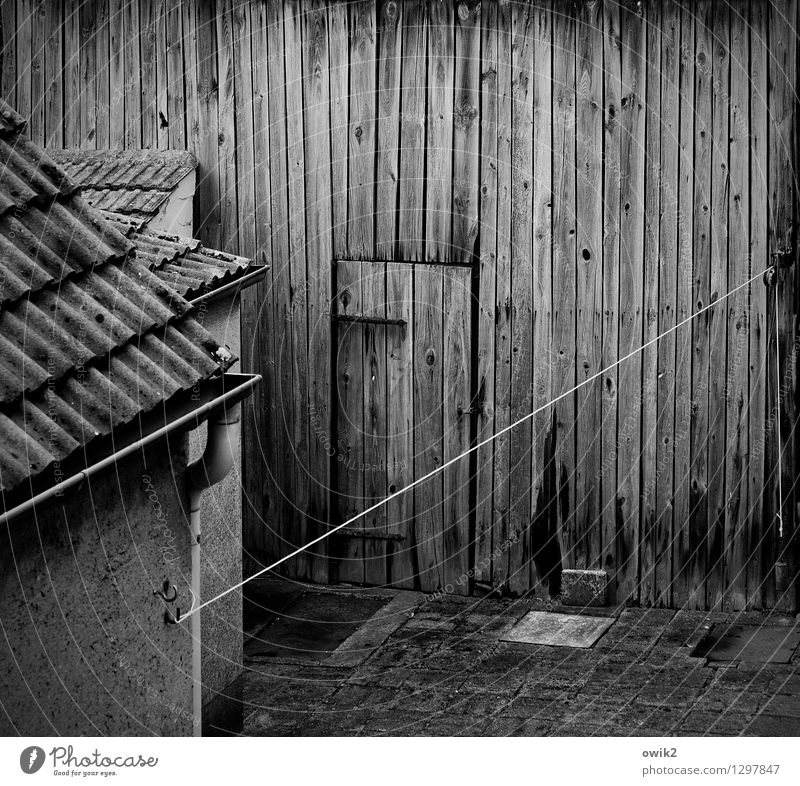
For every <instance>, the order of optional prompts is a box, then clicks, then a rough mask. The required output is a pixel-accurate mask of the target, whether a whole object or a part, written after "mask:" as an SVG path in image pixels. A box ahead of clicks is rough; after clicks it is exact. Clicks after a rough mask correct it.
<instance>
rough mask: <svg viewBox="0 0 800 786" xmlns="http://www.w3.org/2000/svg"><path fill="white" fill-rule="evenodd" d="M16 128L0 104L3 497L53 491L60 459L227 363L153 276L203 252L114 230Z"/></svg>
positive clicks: (177, 296) (185, 305)
mask: <svg viewBox="0 0 800 786" xmlns="http://www.w3.org/2000/svg"><path fill="white" fill-rule="evenodd" d="M23 128H24V121H23V119H22V118H21V117H20V116H19V115H17V114H16V113H15V112H14V111H13V110H12V109H11V108H10V107H8V105H7V104H5V103H4V102H2V101H0V443H2V445H3V450H2V451H0V490H2V492H3V495H4V497H5V495H6V493H7V492H11V491H14V490H17V491H19V489H20V488H21V486H22V484H24V483H25V482H26V481H30V482H31V485H34V484H38V485H43V484H44V485H54V484H55V483H56V482H57V480H58V478H57V477H56V474H57V473H56V471H55V468H56V467H58V465H59V464H60V463H61V462H65V461H67V460H69V461H73V462H74V461H76V460H78V459H80V458H81V456H82V455H83V452H84V450H85V449H86V448H87V447H88V446H89V445H90V444H91V443H92V442H93V441H94V440H95V439H98V438H101V437H107V436H108V435H110V434H111V433H112V432H113V431H114V430H115V429H117V428H118V427H120V426H122V425H125V424H128V423H131V422H132V421H133V420H134V419H136V418H137V417H139V416H141V415H144V414H146V413H148V412H150V411H152V410H153V409H154V408H155V407H157V406H159V405H161V404H163V403H165V402H167V401H169V400H170V399H171V398H172V397H173V396H176V395H177V394H179V393H181V392H184V391H187V390H189V389H192V388H195V386H196V385H198V384H200V383H202V382H204V381H206V380H209V379H210V378H212V377H214V376H217V375H218V374H220V373H221V372H222V371H223V370H225V369H226V368H228V367H229V366H230V364H231V363H232V362H233V360H234V358H233V357H232V356H231V355H230V353H229V352H228V351H227V350H226V349H225V348H224V347H221V346H220V345H219V343H218V342H217V341H216V340H215V339H214V338H213V337H212V336H211V335H210V334H209V333H208V332H207V331H206V330H205V329H204V328H203V327H202V326H201V325H200V324H199V323H198V322H197V321H196V320H195V319H194V318H193V317H192V312H193V307H192V306H191V304H190V303H189V302H188V301H187V300H186V299H185V298H184V297H183V296H182V294H181V293H180V292H178V291H177V290H176V289H175V288H173V287H171V286H170V285H169V283H168V282H167V280H166V279H165V278H164V277H163V276H162V275H160V274H159V271H160V270H161V268H160V267H154V269H153V271H151V270H150V267H151V266H152V260H154V259H158V260H167V261H166V262H162V267H166V266H169V265H170V264H174V261H175V260H176V259H177V258H178V256H180V254H183V255H184V256H187V258H188V255H191V254H196V253H197V251H198V249H199V244H198V245H191V246H189V245H186V244H185V243H178V242H174V241H172V240H169V239H166V238H159V237H158V236H157V235H155V234H150V235H142V237H139V234H140V233H139V232H138V230H137V229H135V227H136V225H135V224H131V225H130V226H127V227H126V226H125V225H124V223H120V222H117V223H116V224H115V223H114V222H111V221H109V220H108V219H107V218H106V217H105V216H104V215H103V214H102V213H101V212H100V211H98V210H96V209H95V208H93V207H91V206H90V205H88V204H87V203H86V202H85V201H84V200H82V199H81V198H80V197H79V196H78V191H77V189H78V186H77V184H76V183H75V182H74V181H73V180H72V179H71V178H69V177H68V176H67V175H66V173H65V172H64V171H63V170H62V169H61V168H60V167H59V166H58V165H57V164H56V163H55V162H54V161H53V160H52V159H51V158H50V157H48V156H47V155H46V154H45V153H44V151H42V150H41V149H39V148H37V147H36V146H35V145H33V144H32V143H31V142H30V141H29V140H28V139H26V138H25V137H24V136H23V135H22V133H21V132H22V129H23ZM132 227H133V228H132ZM139 242H141V250H139V249H138V248H137V245H138V243H139ZM189 243H190V244H194V243H195V241H189ZM184 246H186V249H188V250H185V251H184V250H182V249H184ZM204 253H207V252H204ZM48 468H49V469H50V470H51V472H52V475H51V476H49V477H48V475H47V474H45V473H46V471H47V470H48Z"/></svg>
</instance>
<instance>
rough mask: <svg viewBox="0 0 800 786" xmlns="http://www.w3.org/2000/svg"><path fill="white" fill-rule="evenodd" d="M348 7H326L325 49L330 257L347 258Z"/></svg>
mask: <svg viewBox="0 0 800 786" xmlns="http://www.w3.org/2000/svg"><path fill="white" fill-rule="evenodd" d="M347 11H348V4H347V3H346V2H341V0H334V1H333V2H331V3H329V4H328V49H329V52H330V91H331V129H330V135H331V180H332V182H333V183H335V184H336V188H334V189H333V199H332V210H333V255H334V258H335V259H346V258H347V171H348V165H347V162H348V153H347V151H348V147H349V143H350V135H349V130H348V126H347V114H348V109H349V92H348V64H349V63H348V61H349V55H350V46H349V35H350V23H349V19H348V13H347Z"/></svg>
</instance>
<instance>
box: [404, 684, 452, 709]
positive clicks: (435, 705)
mask: <svg viewBox="0 0 800 786" xmlns="http://www.w3.org/2000/svg"><path fill="white" fill-rule="evenodd" d="M455 698H456V694H455V692H454V691H452V690H450V691H448V690H444V689H435V688H421V689H419V690H401V691H400V692H398V693H397V694H396V695H395V696H394V698H393V699H392V701H391V702H389V704H388V707H390V708H396V709H398V710H399V711H401V712H409V711H413V712H425V713H428V714H430V713H431V712H440V711H442V710H445V709H447V708H448V707H451V706H452V705H453V704H454V701H455Z"/></svg>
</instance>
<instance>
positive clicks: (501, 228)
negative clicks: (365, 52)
mask: <svg viewBox="0 0 800 786" xmlns="http://www.w3.org/2000/svg"><path fill="white" fill-rule="evenodd" d="M518 12H519V6H516V5H512V4H511V3H508V2H501V3H499V4H498V9H497V276H496V283H495V308H494V313H495V333H494V349H495V402H494V412H495V424H494V427H495V431H496V432H500V431H503V429H505V428H506V427H507V426H508V425H509V424H510V423H511V261H512V249H511V177H512V170H511V80H512V74H511V60H512V54H511V47H512V41H513V38H512V30H513V24H514V21H513V20H514V16H515V15H516V14H517V13H518ZM509 443H510V437H509V435H508V434H507V433H506V434H503V435H502V436H500V437H498V438H497V439H496V440H495V441H494V493H493V499H492V504H493V536H492V539H493V544H494V545H493V549H492V555H493V568H492V570H493V574H492V583H493V584H494V586H495V587H497V588H498V589H503V590H504V589H507V587H508V576H509V564H510V563H509V556H510V555H509V549H508V548H506V549H505V550H501V549H500V547H501V546H502V545H504V544H507V543H509V504H510V498H509V494H510V486H509V477H510V464H509Z"/></svg>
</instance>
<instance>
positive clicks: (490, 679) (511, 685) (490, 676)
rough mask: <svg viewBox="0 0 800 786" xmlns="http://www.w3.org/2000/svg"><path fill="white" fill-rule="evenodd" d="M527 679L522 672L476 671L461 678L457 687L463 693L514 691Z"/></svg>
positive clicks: (507, 692) (506, 692)
mask: <svg viewBox="0 0 800 786" xmlns="http://www.w3.org/2000/svg"><path fill="white" fill-rule="evenodd" d="M527 679H528V676H527V675H526V674H524V673H522V672H514V673H511V674H496V673H494V672H489V673H487V672H485V671H482V670H481V671H477V672H473V673H471V674H469V675H468V676H467V677H466V679H463V681H462V683H461V686H460V688H459V691H460V692H463V693H479V692H481V691H483V692H486V693H500V694H509V693H516V692H517V691H518V690H519V689H520V688H521V687H522V686H523V685H524V684H525V681H526V680H527Z"/></svg>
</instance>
